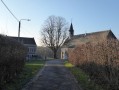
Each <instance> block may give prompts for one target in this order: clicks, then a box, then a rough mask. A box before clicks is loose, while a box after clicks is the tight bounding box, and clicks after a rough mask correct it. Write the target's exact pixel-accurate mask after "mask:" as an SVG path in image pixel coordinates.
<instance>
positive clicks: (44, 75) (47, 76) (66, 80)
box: [22, 60, 81, 90]
mask: <svg viewBox="0 0 119 90" xmlns="http://www.w3.org/2000/svg"><path fill="white" fill-rule="evenodd" d="M22 90H81V89H79V86H78V84H77V83H76V80H75V79H74V77H73V76H72V74H71V73H70V72H69V71H68V70H67V69H66V68H65V67H64V66H63V61H61V60H52V61H47V62H46V64H45V67H44V68H43V69H42V70H41V71H40V72H39V73H38V74H37V76H36V77H35V78H34V79H33V80H32V81H31V82H30V83H29V84H28V85H27V86H26V87H25V88H24V89H22Z"/></svg>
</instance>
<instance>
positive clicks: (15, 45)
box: [0, 35, 27, 89]
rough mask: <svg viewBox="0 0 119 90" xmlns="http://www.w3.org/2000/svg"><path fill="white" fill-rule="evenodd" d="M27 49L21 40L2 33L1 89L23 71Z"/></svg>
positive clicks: (0, 46)
mask: <svg viewBox="0 0 119 90" xmlns="http://www.w3.org/2000/svg"><path fill="white" fill-rule="evenodd" d="M26 50H27V49H26V47H25V46H23V45H22V44H20V43H19V42H17V41H15V40H13V39H11V38H10V37H7V36H3V35H0V89H2V87H4V85H5V84H6V83H8V82H10V81H12V80H13V79H14V78H15V77H16V76H17V74H18V73H19V72H21V70H22V69H23V67H24V64H25V62H24V61H25V57H26Z"/></svg>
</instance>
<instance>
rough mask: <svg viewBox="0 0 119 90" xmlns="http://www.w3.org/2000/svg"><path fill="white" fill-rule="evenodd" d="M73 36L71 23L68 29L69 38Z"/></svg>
mask: <svg viewBox="0 0 119 90" xmlns="http://www.w3.org/2000/svg"><path fill="white" fill-rule="evenodd" d="M73 36H74V29H73V25H72V22H71V25H70V29H69V37H70V38H71V37H73Z"/></svg>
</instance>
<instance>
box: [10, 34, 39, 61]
mask: <svg viewBox="0 0 119 90" xmlns="http://www.w3.org/2000/svg"><path fill="white" fill-rule="evenodd" d="M10 37H11V36H10ZM11 38H13V39H15V40H17V41H18V37H11ZM19 42H20V43H22V44H24V45H25V46H26V47H27V48H28V52H27V56H26V59H27V60H29V59H33V58H34V57H35V56H36V49H37V45H36V42H35V39H34V38H29V37H19Z"/></svg>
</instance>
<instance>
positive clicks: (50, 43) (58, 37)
mask: <svg viewBox="0 0 119 90" xmlns="http://www.w3.org/2000/svg"><path fill="white" fill-rule="evenodd" d="M67 26H68V24H67V22H66V20H65V19H64V18H63V17H59V16H58V17H56V16H49V17H48V19H47V20H46V21H45V23H44V25H43V28H42V31H41V35H42V42H43V44H44V45H46V46H47V47H49V48H50V49H51V50H52V51H53V53H54V58H57V56H56V53H57V50H58V49H59V48H60V46H61V45H62V44H63V42H64V41H65V39H66V38H67V36H68V35H67V31H68V28H67Z"/></svg>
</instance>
